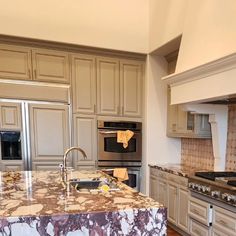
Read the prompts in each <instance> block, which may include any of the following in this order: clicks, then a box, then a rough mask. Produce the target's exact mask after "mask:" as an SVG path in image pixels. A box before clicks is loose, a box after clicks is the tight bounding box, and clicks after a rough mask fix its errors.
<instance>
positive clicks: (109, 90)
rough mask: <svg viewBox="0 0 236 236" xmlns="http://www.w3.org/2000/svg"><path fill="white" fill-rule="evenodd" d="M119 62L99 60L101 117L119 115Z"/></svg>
mask: <svg viewBox="0 0 236 236" xmlns="http://www.w3.org/2000/svg"><path fill="white" fill-rule="evenodd" d="M119 85H120V82H119V60H116V59H113V58H98V59H97V107H98V110H97V113H98V114H99V115H119V113H120V102H119V99H120V94H119V93H120V88H119Z"/></svg>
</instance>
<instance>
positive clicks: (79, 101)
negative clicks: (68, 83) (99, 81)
mask: <svg viewBox="0 0 236 236" xmlns="http://www.w3.org/2000/svg"><path fill="white" fill-rule="evenodd" d="M72 88H73V113H87V114H94V113H95V112H96V75H95V58H94V57H89V56H85V55H79V54H77V55H74V56H72Z"/></svg>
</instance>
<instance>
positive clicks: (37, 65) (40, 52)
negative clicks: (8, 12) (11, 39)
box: [0, 44, 70, 83]
mask: <svg viewBox="0 0 236 236" xmlns="http://www.w3.org/2000/svg"><path fill="white" fill-rule="evenodd" d="M0 78H6V79H14V80H16V79H17V80H35V81H43V82H57V83H69V82H70V71H69V54H68V53H65V52H63V51H54V50H46V49H36V48H29V47H22V46H12V45H5V44H1V45H0Z"/></svg>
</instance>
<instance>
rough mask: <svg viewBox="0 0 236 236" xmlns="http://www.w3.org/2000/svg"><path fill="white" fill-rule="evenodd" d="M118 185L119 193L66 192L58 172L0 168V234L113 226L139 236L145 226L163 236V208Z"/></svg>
mask: <svg viewBox="0 0 236 236" xmlns="http://www.w3.org/2000/svg"><path fill="white" fill-rule="evenodd" d="M100 177H106V178H107V177H108V176H107V175H105V174H104V173H103V172H101V171H80V172H79V171H73V172H71V174H70V178H80V179H83V178H84V179H87V178H100ZM117 184H118V186H119V188H120V189H121V191H111V192H98V191H97V192H77V191H76V190H75V189H73V188H72V189H71V191H70V192H69V193H67V192H66V191H65V189H64V188H63V185H62V182H61V178H60V173H59V171H22V172H0V233H1V232H2V233H5V235H10V233H11V234H12V235H14V230H16V231H15V232H17V235H21V234H20V230H22V235H31V236H33V235H44V234H46V233H47V234H48V235H57V233H55V232H57V231H58V232H60V233H62V235H66V234H68V233H69V232H70V233H73V232H76V233H77V234H75V235H78V233H79V232H80V233H81V232H82V233H84V234H83V235H90V233H91V234H92V233H98V234H99V235H100V234H101V233H107V232H109V230H111V228H112V229H114V232H116V230H117V232H118V231H120V232H122V233H123V235H129V234H128V233H127V234H126V233H125V232H126V231H127V232H131V231H132V232H134V234H135V232H136V235H142V233H144V232H146V231H147V232H150V230H153V232H156V231H158V232H159V234H158V235H165V230H166V208H165V207H163V205H161V204H159V203H158V202H156V201H154V200H153V199H151V198H149V197H147V196H145V195H143V194H141V193H139V192H136V191H135V190H133V189H132V188H130V187H128V186H126V185H125V184H123V183H119V182H118V183H117ZM137 219H138V221H137ZM114 220H115V221H117V229H116V226H115V225H114V224H115V223H114ZM22 224H23V225H24V226H25V227H23V226H22ZM137 224H138V225H137ZM62 225H64V228H63V227H62ZM124 225H126V227H124ZM14 227H15V228H14ZM122 227H123V228H122ZM23 228H24V229H23ZM26 229H27V230H26ZM155 230H156V231H155ZM9 232H10V233H9ZM26 232H28V234H27V233H26ZM50 232H51V233H50ZM86 232H87V233H86ZM38 233H39V234H38ZM58 235H61V234H58ZM70 235H72V234H70ZM154 235H155V234H154Z"/></svg>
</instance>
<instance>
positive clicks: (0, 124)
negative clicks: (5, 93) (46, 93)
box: [0, 102, 21, 130]
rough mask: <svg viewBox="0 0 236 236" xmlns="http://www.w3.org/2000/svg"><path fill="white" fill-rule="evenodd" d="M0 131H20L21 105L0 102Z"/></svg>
mask: <svg viewBox="0 0 236 236" xmlns="http://www.w3.org/2000/svg"><path fill="white" fill-rule="evenodd" d="M0 129H1V130H21V104H20V103H14V102H0Z"/></svg>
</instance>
